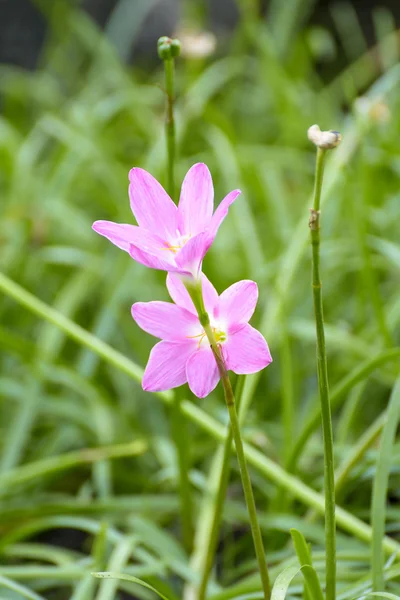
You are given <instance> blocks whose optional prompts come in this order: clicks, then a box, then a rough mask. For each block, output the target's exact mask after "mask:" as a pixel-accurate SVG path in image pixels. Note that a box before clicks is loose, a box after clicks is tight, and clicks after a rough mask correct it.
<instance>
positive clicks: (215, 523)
mask: <svg viewBox="0 0 400 600" xmlns="http://www.w3.org/2000/svg"><path fill="white" fill-rule="evenodd" d="M232 440H233V437H232V428H231V427H228V433H227V436H226V438H225V442H224V446H223V456H222V467H221V471H220V478H219V481H218V484H219V485H218V490H217V494H216V497H215V502H214V507H213V508H214V511H213V516H212V523H211V529H210V535H209V538H208V546H207V551H206V556H205V560H204V563H203V566H202V572H201V580H200V585H199V589H198V594H197V600H204V599H205V597H206V592H207V585H208V580H209V578H210V573H211V569H212V566H213V562H214V557H215V552H216V549H217V543H218V536H219V531H220V525H221V520H222V511H223V508H224V502H225V497H226V490H227V487H228V482H229V475H230V465H229V463H230V458H231V454H232Z"/></svg>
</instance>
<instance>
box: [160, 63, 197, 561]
mask: <svg viewBox="0 0 400 600" xmlns="http://www.w3.org/2000/svg"><path fill="white" fill-rule="evenodd" d="M163 62H164V70H165V91H166V94H167V112H166V118H165V136H166V141H167V186H168V188H167V189H168V193H169V195H170V196H171V198H172V199H174V197H175V173H174V170H175V119H174V102H175V61H174V58H173V57H172V55H171V52H169V58H164V59H163ZM185 421H186V420H185V419H183V417H182V411H181V401H180V398H179V396H178V394H177V395H176V396H175V400H174V403H173V409H172V413H171V433H172V438H173V440H174V444H175V448H176V455H177V463H178V471H179V495H180V500H181V517H182V537H183V543H184V546H185V548H186V550H187V551H188V552H190V551H191V549H192V546H193V535H194V526H193V503H192V496H191V490H190V481H189V460H188V459H189V453H188V450H189V448H190V445H189V436H188V435H187V427H186V422H185Z"/></svg>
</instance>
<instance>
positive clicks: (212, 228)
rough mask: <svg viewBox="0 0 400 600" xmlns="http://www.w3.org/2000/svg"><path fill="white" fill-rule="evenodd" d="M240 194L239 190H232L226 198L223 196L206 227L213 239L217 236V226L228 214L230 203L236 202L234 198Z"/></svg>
mask: <svg viewBox="0 0 400 600" xmlns="http://www.w3.org/2000/svg"><path fill="white" fill-rule="evenodd" d="M241 193H242V192H241V191H240V190H233V192H230V193H229V194H228V195H227V196H225V198H224V199H223V200H222V202H221V203H220V204H219V206H218V208H217V210H216V211H215V213H214V214H213V216H212V219H211V223H210V225H209V227H208V231H209V232H210V234H211V235H212V236H213V239H214V238H215V236H216V235H217V231H218V229H219V226H220V225H221V223H222V221H223V220H224V219H225V217H226V215H227V214H228V210H229V207H230V205H231V204H232V202H234V201H235V200H236V198H237V197H238V196H239V194H241Z"/></svg>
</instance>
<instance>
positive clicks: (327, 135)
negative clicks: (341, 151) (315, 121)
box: [307, 125, 342, 150]
mask: <svg viewBox="0 0 400 600" xmlns="http://www.w3.org/2000/svg"><path fill="white" fill-rule="evenodd" d="M307 136H308V139H309V140H310V141H311V142H312V143H313V144H315V145H316V146H318V148H322V149H323V150H330V149H332V148H336V146H338V145H339V144H340V142H341V141H342V136H341V134H340V133H339V132H338V131H321V129H320V128H319V126H318V125H311V127H310V128H309V130H308V131H307Z"/></svg>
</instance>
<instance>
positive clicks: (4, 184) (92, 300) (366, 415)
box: [0, 2, 400, 600]
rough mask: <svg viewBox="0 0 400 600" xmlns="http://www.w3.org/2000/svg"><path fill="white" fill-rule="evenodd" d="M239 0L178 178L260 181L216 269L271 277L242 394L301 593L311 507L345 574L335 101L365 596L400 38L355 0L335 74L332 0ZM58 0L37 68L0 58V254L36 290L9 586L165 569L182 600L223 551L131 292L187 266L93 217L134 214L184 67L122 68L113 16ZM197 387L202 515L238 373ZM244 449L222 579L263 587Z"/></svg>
mask: <svg viewBox="0 0 400 600" xmlns="http://www.w3.org/2000/svg"><path fill="white" fill-rule="evenodd" d="M44 4H46V3H44ZM240 4H241V8H243V10H242V20H241V21H240V23H239V25H238V28H237V31H236V32H235V34H234V35H233V37H232V39H231V40H230V41H229V42H228V41H221V43H220V46H219V48H218V54H217V55H214V56H212V57H210V58H208V59H204V60H201V61H198V62H196V61H195V60H191V59H189V58H184V54H185V52H184V50H185V48H184V47H183V48H182V55H183V56H182V57H180V58H179V59H177V61H176V66H177V90H178V101H177V139H178V153H177V165H176V176H177V177H176V178H177V181H178V182H180V181H181V180H182V177H183V176H184V174H185V172H186V170H187V169H188V167H189V166H191V165H192V164H193V163H194V162H196V161H199V160H201V161H204V162H206V163H207V164H208V166H209V167H210V169H211V172H212V174H213V178H214V183H215V197H216V202H219V201H220V199H221V198H222V197H223V196H224V195H225V194H226V193H227V192H228V191H230V190H231V189H234V188H237V187H240V188H241V189H242V192H243V194H242V196H241V197H240V199H239V200H238V201H237V203H236V205H235V206H234V207H233V208H232V209H231V211H230V214H229V218H228V219H227V220H226V221H225V223H224V225H223V226H222V227H221V230H220V232H219V234H218V237H217V239H216V242H215V244H214V246H213V248H212V249H211V251H210V253H209V255H208V256H207V257H206V261H205V269H206V271H207V273H208V275H209V277H210V279H211V280H212V281H213V283H214V284H215V286H216V288H217V289H218V291H222V290H223V289H225V288H226V287H227V286H228V285H230V284H231V283H233V282H234V281H236V280H238V279H241V278H253V279H255V280H256V281H257V283H258V285H259V289H260V302H259V307H258V309H257V311H256V314H255V316H254V318H253V321H252V322H253V324H254V325H255V326H256V327H259V328H260V329H261V331H262V332H263V333H264V334H265V336H266V337H267V339H268V342H269V345H270V348H271V352H272V355H273V358H274V362H273V364H272V365H271V366H270V367H268V369H266V371H265V372H263V373H261V374H260V375H256V376H252V377H250V378H247V379H246V380H245V381H244V382H243V383H241V382H240V381H239V385H243V390H242V393H241V394H240V396H241V403H240V411H239V412H240V419H241V421H242V423H243V431H244V435H245V439H246V442H247V444H246V454H247V458H248V461H249V464H250V467H251V469H252V473H251V474H252V477H253V482H254V486H255V491H256V501H257V506H258V508H259V514H260V522H261V526H262V528H263V532H264V537H265V543H266V549H267V555H268V558H269V561H270V564H271V574H272V577H273V579H276V578H277V577H278V576H279V577H280V575H279V574H281V573H283V572H286V574H287V573H292V576H291V577H289V576H288V575H286V576H285V581H284V582H283V583H282V578H281V579H280V580H278V583H279V581H280V583H281V584H282V586H283V587H282V589H283V588H284V592H282V591H281V592H280V594H281V596H280V597H282V598H283V596H282V593H283V594H284V595H285V594H286V595H287V596H290V597H293V596H300V595H301V594H302V593H303V578H302V577H300V576H299V577H297V578H295V579H293V577H294V576H295V573H297V572H298V570H299V566H298V560H297V558H296V556H295V553H294V551H293V547H292V545H291V544H289V543H288V542H289V540H290V534H289V531H290V529H291V528H293V527H296V528H297V529H299V530H300V531H302V533H303V534H304V536H305V537H306V539H307V541H309V542H310V543H311V544H312V561H313V562H312V564H313V569H315V571H314V570H313V569H311V567H310V568H309V569H308V570H307V568H306V566H304V565H303V570H302V572H303V575H304V577H305V576H306V574H308V575H309V576H310V577H311V578H313V577H314V575H310V574H311V572H312V573H316V574H317V575H318V578H319V580H320V581H321V583H322V587H323V585H324V576H325V573H324V554H323V550H322V548H323V541H324V527H323V496H322V495H321V490H322V477H323V462H322V439H321V433H320V423H319V404H318V398H317V382H316V372H315V331H314V322H313V313H312V301H311V292H310V253H309V248H308V225H307V222H308V210H309V207H310V206H311V200H310V197H311V192H312V185H313V168H314V149H313V148H312V147H311V146H310V144H309V143H308V141H307V137H306V131H307V128H308V127H309V126H310V125H312V124H313V123H319V125H320V126H321V128H322V129H335V130H339V131H340V132H341V133H342V135H343V142H342V144H341V146H339V148H338V149H336V150H334V151H332V153H331V154H330V155H329V156H328V157H327V163H326V175H325V183H324V189H323V196H322V216H321V223H322V247H321V272H322V281H323V290H324V313H325V321H326V338H327V340H326V341H327V351H328V368H329V380H330V384H331V390H332V410H333V416H334V436H335V454H336V456H335V458H336V467H337V472H338V474H340V495H339V497H338V502H339V505H340V508H338V510H337V518H338V527H339V531H338V593H339V596H340V598H341V599H343V600H345V599H347V598H349V599H350V598H359V597H361V596H365V595H367V594H368V593H369V592H370V590H371V586H372V583H371V571H370V564H371V560H370V554H371V551H370V544H371V540H372V531H371V529H370V528H369V527H368V526H367V525H368V522H369V518H370V501H371V492H372V483H373V480H374V478H375V469H376V467H375V465H376V463H377V457H378V455H379V445H377V442H376V440H377V439H378V438H379V435H380V431H381V428H382V423H383V417H382V415H383V414H384V413H385V411H386V407H387V404H388V400H389V397H390V394H391V389H392V387H393V385H394V382H395V380H396V378H397V376H398V364H399V356H400V351H399V349H398V348H397V346H398V345H399V331H400V296H399V293H398V288H399V285H398V282H399V264H400V263H399V257H400V244H399V233H398V232H399V223H400V201H399V200H400V198H399V189H400V186H399V180H400V163H399V156H400V97H399V94H398V85H399V79H400V68H399V64H398V60H399V56H398V44H396V43H393V40H396V39H397V38H396V34H395V33H394V32H393V24H392V21H391V19H390V15H389V14H388V13H387V12H385V11H382V10H380V9H379V10H377V11H376V12H375V13H374V23H375V27H376V32H377V39H378V40H379V45H378V46H377V47H376V48H375V49H374V50H373V51H367V50H366V45H365V40H363V38H362V31H361V29H360V28H359V26H358V22H357V17H356V15H355V14H353V13H352V12H351V9H349V8H348V6H347V5H345V7H344V8H343V6H342V9H341V10H343V11H344V12H342V13H341V12H340V10H339V7H338V8H337V9H336V10H335V14H334V20H335V27H336V28H337V30H335V31H333V32H328V33H331V34H332V37H333V38H334V34H338V35H339V37H341V38H342V39H343V42H344V41H346V44H343V45H344V47H345V51H346V53H347V59H348V61H349V66H347V67H346V68H345V69H344V70H343V72H342V73H341V74H340V75H338V76H337V77H335V78H334V79H330V80H329V83H324V82H323V81H322V78H321V76H320V74H321V69H322V66H321V65H322V64H323V60H328V58H327V57H328V54H326V52H325V51H324V49H323V47H322V46H321V44H319V45H318V44H317V43H311V42H310V40H311V38H312V36H313V30H312V29H310V28H309V27H307V26H306V25H305V23H306V17H307V6H308V8H309V7H310V5H311V3H307V2H294V3H292V9H293V10H292V11H290V10H288V9H287V8H283V9H280V8H279V7H280V6H281V4H282V5H283V4H284V3H279V2H272V3H271V12H270V14H269V18H268V19H267V21H266V23H265V22H258V21H257V20H256V18H255V11H251V10H246V3H245V2H242V3H240ZM288 4H289V3H288ZM285 6H286V5H285ZM346 6H347V8H346ZM44 9H45V7H44ZM49 18H51V27H52V39H51V40H49V43H48V47H47V49H46V52H45V53H44V55H43V57H42V62H41V65H40V68H39V69H38V71H37V72H35V73H33V74H31V73H24V72H21V71H19V70H18V69H13V68H11V67H4V66H2V67H1V73H0V94H1V96H2V115H1V116H0V161H1V169H0V192H1V198H2V200H1V219H0V242H1V253H0V269H1V271H2V272H4V273H6V275H7V277H8V278H9V279H11V280H14V281H15V282H16V283H17V284H18V285H19V286H22V288H24V289H25V290H28V291H29V292H30V294H31V295H29V294H25V295H24V291H23V290H22V292H21V290H20V288H19V287H18V286H16V287H13V286H12V284H11V285H10V284H9V279H0V288H1V290H2V296H1V298H0V323H1V324H0V340H1V353H0V369H1V371H0V399H1V402H0V419H1V420H0V422H1V424H2V425H1V427H2V429H1V434H2V435H1V440H0V483H1V492H0V532H1V539H0V552H1V565H0V589H1V594H0V595H1V597H2V598H3V597H4V598H10V599H11V598H13V599H14V598H15V599H16V598H21V597H24V598H25V597H26V598H42V597H46V598H54V599H55V600H58V599H62V598H71V600H89V599H90V600H91V599H97V600H105V599H106V598H109V599H111V598H118V597H119V596H118V594H119V590H120V591H124V592H126V593H127V594H129V595H131V597H136V598H143V599H147V598H150V597H153V595H152V593H151V588H155V589H156V590H158V592H159V593H160V594H161V595H162V597H167V598H169V599H171V600H175V599H176V598H182V597H188V598H189V597H190V593H191V592H193V590H195V589H196V586H197V585H198V583H199V573H198V570H197V566H198V564H199V563H202V562H204V560H205V556H204V554H203V555H202V552H201V550H200V549H199V548H197V549H196V551H197V552H195V553H194V554H193V555H192V556H189V555H188V554H187V553H186V551H185V550H184V548H183V544H182V542H181V531H180V524H181V518H180V508H179V494H178V464H177V460H176V455H175V449H174V445H173V442H172V438H171V431H170V405H171V403H172V399H173V394H172V393H166V394H160V395H158V396H152V395H150V394H146V393H144V392H143V391H142V389H141V387H140V377H141V373H142V368H143V366H144V365H145V363H146V360H147V356H148V352H149V350H150V348H151V346H152V345H153V343H154V340H153V339H151V338H150V337H149V336H146V335H145V334H144V333H143V332H141V331H139V329H138V328H137V326H136V325H135V324H134V322H133V321H132V319H131V316H130V306H131V304H133V303H134V302H136V301H146V300H154V299H160V300H162V299H164V300H165V299H167V295H166V290H165V275H164V274H163V273H159V272H154V271H150V270H148V269H146V268H145V267H142V266H140V265H139V264H136V263H134V262H133V261H132V260H130V259H129V257H128V256H127V255H126V254H124V253H122V252H120V251H118V250H117V249H116V248H115V247H113V246H111V244H109V243H107V242H106V241H105V240H104V239H102V238H100V237H99V236H97V235H96V234H95V233H93V232H92V231H91V229H90V227H91V224H92V222H93V221H94V220H95V219H111V220H115V221H119V222H126V223H128V222H132V216H131V213H130V210H129V203H128V198H127V173H128V170H129V169H130V168H131V167H132V166H133V165H136V166H141V167H143V168H146V169H148V170H150V171H151V172H152V173H153V174H154V175H155V176H156V177H158V178H159V179H160V180H161V181H162V182H163V183H164V184H166V156H165V140H164V136H163V116H164V95H163V92H162V90H160V87H159V84H160V83H161V82H162V78H163V74H162V65H160V67H159V68H158V69H156V70H155V71H149V70H146V71H144V70H143V69H141V68H140V67H139V66H136V67H135V68H133V69H130V68H127V67H125V66H123V65H122V64H121V61H120V59H119V58H118V56H117V54H116V52H115V51H114V49H113V48H112V46H111V44H110V43H109V41H108V40H107V38H106V37H105V36H104V35H102V34H101V33H100V32H99V31H98V30H97V29H96V28H95V26H94V25H93V24H92V23H91V22H89V21H88V20H87V19H86V18H85V17H84V16H83V15H82V14H80V13H79V12H76V11H72V10H69V9H68V10H67V9H66V8H65V7H64V6H63V5H61V4H59V5H58V4H57V7H56V8H55V9H54V11H52V12H51V15H49ZM116 27H117V23H115V22H114V24H113V31H114V35H115V31H116ZM314 33H315V31H314ZM313 39H314V42H315V40H316V39H317V38H316V36H314V38H313ZM317 41H318V40H317ZM154 43H155V48H156V40H155V42H154ZM332 43H334V42H332ZM318 59H319V60H320V63H319V64H318V65H317V64H316V62H317V60H318ZM325 69H326V66H325V67H324V70H325ZM361 95H362V96H363V100H362V101H361V102H360V100H358V101H357V102H355V100H356V99H357V98H358V97H359V96H361ZM40 300H41V301H42V303H41V302H40ZM75 324H76V325H75ZM177 393H178V394H179V395H180V398H181V399H182V402H181V406H182V411H183V415H184V417H185V418H186V419H187V425H188V431H189V435H188V436H187V438H185V439H184V440H183V443H184V444H186V446H187V460H188V464H189V465H190V483H191V492H192V494H193V502H194V505H195V511H194V514H195V517H196V519H197V522H196V532H197V536H198V538H199V539H201V531H202V524H203V521H202V519H204V523H205V526H206V527H208V526H209V525H208V524H207V523H208V521H209V519H210V514H211V513H210V506H211V507H212V501H213V500H212V498H213V497H216V487H215V482H216V480H217V479H218V465H219V464H220V463H221V462H222V453H221V442H223V440H224V435H225V434H224V432H225V429H224V426H225V424H226V413H225V410H224V405H223V401H222V393H221V390H220V389H219V388H217V390H216V391H215V392H214V393H213V394H212V395H211V396H210V397H209V398H207V399H205V400H204V401H201V402H199V401H198V400H196V401H195V402H191V400H193V399H190V398H189V397H188V393H189V392H188V390H187V389H183V390H178V392H177ZM188 398H189V399H188ZM366 431H369V432H370V434H369V435H370V437H369V438H368V439H366V438H365V436H363V434H364V433H365V432H366ZM361 437H362V443H358V441H359V440H360V438H361ZM360 442H361V440H360ZM399 457H400V453H399V443H398V440H397V442H396V440H395V441H394V444H393V447H392V449H391V451H388V452H386V453H385V457H384V461H385V462H384V467H383V469H384V471H385V472H384V475H385V481H388V483H387V485H388V492H387V497H388V498H389V499H390V501H388V502H387V506H386V532H387V533H388V534H390V535H392V537H394V534H396V533H397V532H398V522H399V518H400V514H399V510H398V508H397V506H396V501H397V500H398V496H399V477H398V470H399ZM228 458H229V457H228ZM382 460H383V459H382V458H381V461H382ZM381 464H382V462H381ZM231 466H232V474H231V477H230V481H229V485H228V494H227V500H226V503H225V506H224V510H223V526H222V529H221V535H220V543H219V548H218V556H217V560H216V561H215V564H216V565H217V567H218V568H217V569H216V571H215V572H214V573H213V576H212V578H211V581H210V584H209V587H208V596H207V597H208V598H210V599H211V598H212V599H213V600H227V599H228V598H238V597H241V598H245V597H249V598H250V597H251V598H259V597H260V590H261V587H260V581H259V577H258V575H255V571H256V564H255V559H254V552H253V547H252V542H251V535H250V532H249V530H248V526H247V519H246V512H245V509H244V501H243V497H242V493H241V488H240V484H239V476H238V473H237V466H236V461H235V460H232V461H231ZM342 467H343V468H342ZM380 472H381V474H382V469H381V471H380ZM343 473H344V475H343ZM389 475H390V477H389ZM386 476H387V477H388V479H387V477H386ZM378 477H379V476H377V481H378ZM385 485H386V483H385ZM211 494H212V497H211V496H210V495H211ZM210 498H211V499H210ZM380 500H381V502H382V501H384V498H383V497H381V498H380ZM201 507H203V510H201ZM381 533H382V532H381ZM205 537H207V536H205ZM202 539H204V537H203V538H202ZM384 548H385V552H386V555H387V556H389V555H390V554H393V553H395V557H394V563H393V562H391V561H388V563H387V564H386V566H385V569H384V571H383V576H384V579H385V589H386V595H383V596H382V597H386V598H392V597H393V596H398V595H399V594H400V582H399V578H400V568H399V564H398V557H399V556H400V551H399V545H398V544H397V543H396V541H395V540H394V539H391V540H388V539H386V541H385V545H384ZM285 569H289V571H285ZM106 570H108V571H112V572H117V573H124V574H126V576H127V579H123V580H109V581H108V580H107V581H102V582H101V583H100V585H99V584H98V582H97V580H96V579H94V578H93V577H92V576H91V575H90V573H91V572H93V571H96V572H99V571H106ZM138 578H139V579H143V580H144V581H145V582H147V583H148V585H149V586H150V590H148V589H146V588H143V587H139V586H138V585H137V583H134V581H137V579H138ZM306 580H307V579H306ZM310 581H311V585H313V583H312V579H310ZM314 583H315V581H314ZM283 584H284V585H283ZM275 589H276V588H275ZM314 589H316V588H314Z"/></svg>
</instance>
